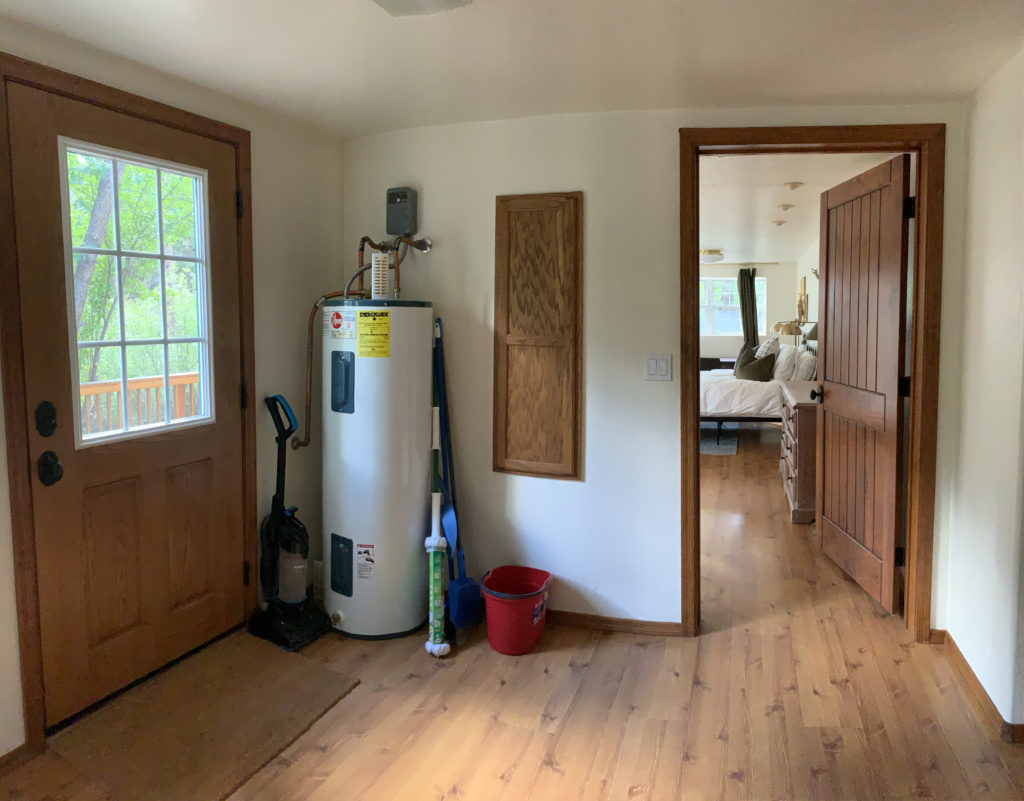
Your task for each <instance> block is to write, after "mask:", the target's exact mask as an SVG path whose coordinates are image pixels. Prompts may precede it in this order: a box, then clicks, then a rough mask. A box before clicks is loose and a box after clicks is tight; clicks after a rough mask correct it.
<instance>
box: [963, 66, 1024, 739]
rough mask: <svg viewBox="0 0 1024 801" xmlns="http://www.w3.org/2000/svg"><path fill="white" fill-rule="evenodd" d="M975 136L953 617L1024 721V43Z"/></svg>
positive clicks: (979, 668)
mask: <svg viewBox="0 0 1024 801" xmlns="http://www.w3.org/2000/svg"><path fill="white" fill-rule="evenodd" d="M969 145H970V156H969V178H968V184H967V228H966V235H967V238H966V265H965V267H966V274H965V282H964V301H963V304H964V310H965V318H964V319H965V323H964V331H963V341H964V360H963V373H962V382H961V392H962V406H963V418H962V425H961V429H960V464H959V470H958V472H957V476H956V483H955V485H954V487H953V489H954V498H955V500H954V501H953V525H952V526H951V528H950V529H949V532H948V534H949V564H950V568H949V595H948V611H947V618H948V622H947V626H946V628H947V629H948V631H949V633H950V634H952V636H953V638H954V639H955V640H956V643H957V645H958V646H959V647H960V650H961V651H962V652H963V654H964V656H965V657H966V659H967V661H968V662H969V663H970V665H971V667H972V668H973V669H974V672H975V673H976V674H977V676H978V678H979V679H980V680H981V683H982V684H983V685H984V687H985V689H986V690H987V691H988V693H989V695H990V696H991V697H992V700H993V701H995V704H996V706H997V707H998V709H999V712H1000V714H1001V715H1002V716H1003V718H1004V719H1005V720H1008V721H1011V722H1016V723H1022V722H1024V639H1022V633H1021V632H1020V631H1019V628H1020V623H1021V601H1022V591H1021V581H1022V578H1021V575H1022V574H1021V570H1022V568H1021V558H1022V548H1021V526H1022V502H1024V486H1022V467H1024V447H1022V440H1021V424H1022V419H1024V418H1022V404H1024V314H1022V311H1021V310H1022V309H1024V233H1022V232H1024V52H1022V53H1021V54H1020V55H1018V56H1017V57H1016V58H1015V59H1014V60H1013V61H1011V62H1010V63H1009V64H1008V65H1006V67H1005V68H1004V69H1003V70H1001V71H1000V72H999V73H998V74H997V75H996V76H995V77H993V78H992V79H991V80H990V81H989V82H988V83H986V84H985V85H984V86H983V87H982V88H981V89H980V90H979V91H978V93H977V95H976V97H975V99H974V104H973V108H972V109H971V117H970V129H969ZM945 302H946V299H945V298H943V303H944V304H945Z"/></svg>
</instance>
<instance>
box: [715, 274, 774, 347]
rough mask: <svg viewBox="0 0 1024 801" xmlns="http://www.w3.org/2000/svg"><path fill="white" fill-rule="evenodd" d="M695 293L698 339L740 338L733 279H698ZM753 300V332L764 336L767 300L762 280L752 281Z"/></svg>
mask: <svg viewBox="0 0 1024 801" xmlns="http://www.w3.org/2000/svg"><path fill="white" fill-rule="evenodd" d="M699 293H700V295H699V297H700V334H701V336H711V337H715V336H718V337H726V336H743V323H742V322H741V321H740V294H739V289H738V287H737V285H736V279H735V278H701V279H700V288H699ZM754 296H755V297H756V298H757V332H758V333H759V334H761V335H764V334H765V333H767V329H766V325H765V320H766V318H767V314H766V311H765V310H766V304H767V297H768V287H767V280H766V279H765V278H755V279H754Z"/></svg>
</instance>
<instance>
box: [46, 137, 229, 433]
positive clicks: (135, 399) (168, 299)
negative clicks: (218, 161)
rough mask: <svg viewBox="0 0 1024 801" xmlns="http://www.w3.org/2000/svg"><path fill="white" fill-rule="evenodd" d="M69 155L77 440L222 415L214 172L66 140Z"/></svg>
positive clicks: (64, 164)
mask: <svg viewBox="0 0 1024 801" xmlns="http://www.w3.org/2000/svg"><path fill="white" fill-rule="evenodd" d="M60 159H61V184H62V187H61V188H62V200H63V203H64V227H65V232H64V233H65V236H64V240H65V253H66V266H67V270H66V275H67V296H68V327H69V335H70V336H69V338H70V344H71V349H72V378H73V383H74V385H75V386H74V399H75V401H76V402H75V410H76V412H75V414H76V418H77V419H76V426H75V429H76V442H77V443H78V444H79V445H88V444H92V443H94V442H97V441H109V440H111V439H122V438H125V437H130V436H138V435H142V434H145V433H152V432H157V431H161V430H164V429H166V428H168V427H170V426H183V425H194V424H196V423H201V422H207V421H210V420H212V419H213V405H212V402H211V399H212V397H213V386H212V379H213V375H212V364H211V355H210V330H209V328H210V309H209V286H208V279H209V265H208V263H207V260H206V252H207V247H206V225H205V223H206V217H207V199H206V173H205V171H204V170H196V169H191V168H188V167H184V166H182V165H177V164H170V163H165V162H160V161H159V160H155V159H151V158H148V157H144V156H139V155H135V154H129V153H122V152H118V151H112V150H109V149H106V148H101V147H97V146H94V145H88V144H83V143H79V142H73V141H71V140H65V139H61V141H60ZM76 364H77V370H76V369H75V365H76Z"/></svg>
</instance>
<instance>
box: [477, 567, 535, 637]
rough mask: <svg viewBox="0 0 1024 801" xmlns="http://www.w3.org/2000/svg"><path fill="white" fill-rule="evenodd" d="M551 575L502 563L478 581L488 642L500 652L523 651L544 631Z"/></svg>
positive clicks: (531, 568)
mask: <svg viewBox="0 0 1024 801" xmlns="http://www.w3.org/2000/svg"><path fill="white" fill-rule="evenodd" d="M550 583H551V574H550V573H548V572H547V571H546V570H537V569H536V568H534V567H517V566H515V565H504V566H502V567H496V568H494V569H493V570H491V571H490V572H488V573H487V574H486V575H485V576H484V577H483V581H482V582H481V586H482V587H483V591H484V604H485V605H486V609H487V641H488V642H489V643H490V644H491V648H493V649H494V650H495V651H497V652H498V653H500V654H509V655H510V656H515V655H516V654H525V653H527V652H528V651H530V650H531V649H532V648H533V646H535V645H536V644H537V641H538V640H539V639H540V635H542V634H543V633H544V621H545V620H546V619H547V609H548V585H549V584H550Z"/></svg>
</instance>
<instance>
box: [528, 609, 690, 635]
mask: <svg viewBox="0 0 1024 801" xmlns="http://www.w3.org/2000/svg"><path fill="white" fill-rule="evenodd" d="M548 620H549V621H551V622H552V623H554V624H556V625H562V626H575V627H576V628H580V629H596V630H597V631H621V632H625V633H627V634H653V635H656V636H659V637H682V636H683V624H682V623H668V622H664V621H659V620H633V619H631V618H626V617H604V616H603V615H585V614H582V613H580V612H562V611H561V610H559V609H549V610H548Z"/></svg>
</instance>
